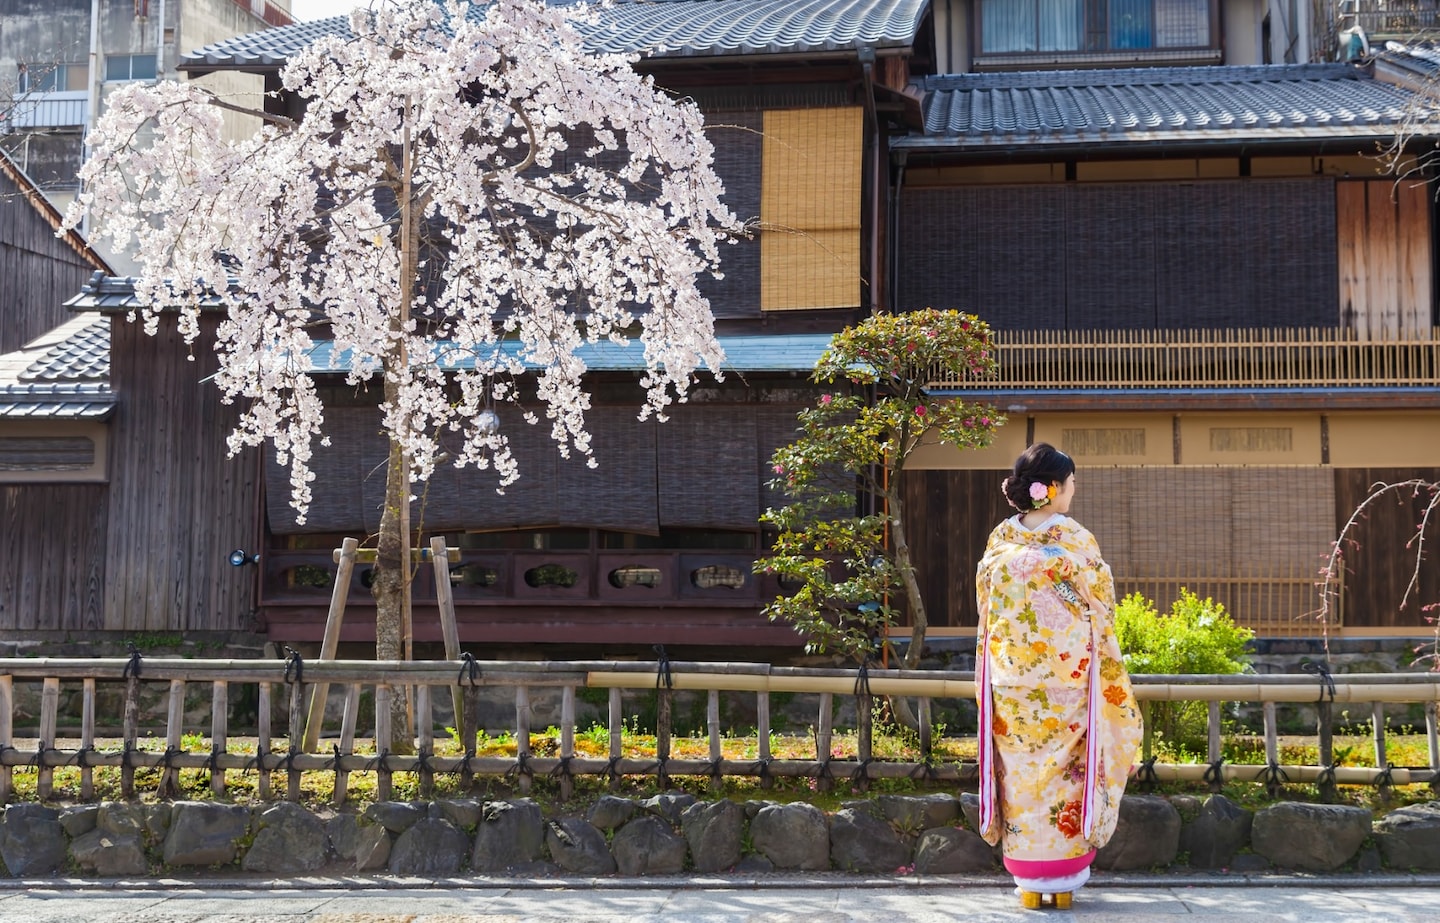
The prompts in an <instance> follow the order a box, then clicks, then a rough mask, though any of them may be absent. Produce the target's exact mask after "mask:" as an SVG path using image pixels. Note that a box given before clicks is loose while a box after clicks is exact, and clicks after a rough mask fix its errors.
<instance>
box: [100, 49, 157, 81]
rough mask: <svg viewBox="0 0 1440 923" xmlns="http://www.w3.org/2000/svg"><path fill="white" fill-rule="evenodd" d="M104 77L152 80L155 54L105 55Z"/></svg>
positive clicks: (118, 79)
mask: <svg viewBox="0 0 1440 923" xmlns="http://www.w3.org/2000/svg"><path fill="white" fill-rule="evenodd" d="M105 79H106V80H107V81H120V80H154V79H155V56H154V55H153V54H118V55H106V56H105Z"/></svg>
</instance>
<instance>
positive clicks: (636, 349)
mask: <svg viewBox="0 0 1440 923" xmlns="http://www.w3.org/2000/svg"><path fill="white" fill-rule="evenodd" d="M717 339H718V340H719V341H720V346H721V348H722V349H724V350H725V361H724V363H723V364H722V365H721V367H720V368H721V371H723V372H808V371H810V370H811V369H813V368H814V367H815V362H816V360H818V359H819V358H820V354H821V353H822V352H824V351H825V349H826V348H827V347H828V346H829V345H830V334H828V333H824V334H788V335H786V334H767V335H760V336H721V337H717ZM501 348H502V349H503V350H504V352H505V354H506V355H508V356H515V355H518V354H519V350H520V344H519V343H518V342H516V341H514V340H506V341H504V342H503V343H502V344H501ZM575 352H576V355H577V356H579V357H580V358H581V359H582V360H583V361H584V362H585V367H586V368H588V369H589V370H590V371H592V372H617V371H635V370H637V369H643V368H644V367H645V352H644V347H643V346H642V345H641V343H640V341H639V340H631V341H630V343H629V345H627V346H620V345H618V344H615V343H610V342H608V341H606V342H600V343H594V344H587V345H584V346H581V347H580V348H579V349H577V350H576V351H575ZM472 362H473V360H472V359H471V358H470V357H469V356H466V355H457V358H456V359H454V360H453V361H451V362H447V363H446V365H447V366H448V367H450V368H468V367H470V366H471V365H472ZM349 368H350V359H349V356H348V354H347V353H346V352H344V351H340V352H337V351H336V350H335V348H334V344H333V343H332V342H331V341H328V340H324V341H320V342H317V343H316V344H315V346H314V348H313V349H311V351H310V371H311V372H314V373H317V374H318V373H322V372H345V371H348V370H349Z"/></svg>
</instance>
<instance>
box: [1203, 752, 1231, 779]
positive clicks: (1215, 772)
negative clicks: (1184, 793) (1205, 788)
mask: <svg viewBox="0 0 1440 923" xmlns="http://www.w3.org/2000/svg"><path fill="white" fill-rule="evenodd" d="M1201 778H1202V779H1203V781H1205V782H1209V783H1210V784H1211V785H1221V784H1223V783H1224V781H1225V758H1224V757H1221V758H1220V759H1218V760H1216V761H1215V762H1213V763H1211V764H1210V765H1209V766H1208V767H1207V768H1206V769H1205V775H1204V776H1202V777H1201Z"/></svg>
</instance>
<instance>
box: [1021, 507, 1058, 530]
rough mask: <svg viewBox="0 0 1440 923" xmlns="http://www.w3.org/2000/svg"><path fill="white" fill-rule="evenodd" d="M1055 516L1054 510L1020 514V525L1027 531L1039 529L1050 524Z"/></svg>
mask: <svg viewBox="0 0 1440 923" xmlns="http://www.w3.org/2000/svg"><path fill="white" fill-rule="evenodd" d="M1054 515H1055V511H1054V510H1031V511H1030V512H1028V513H1021V514H1020V524H1021V525H1022V526H1024V527H1025V528H1027V529H1038V528H1039V527H1040V526H1042V525H1044V524H1045V523H1047V522H1049V521H1050V517H1051V516H1054Z"/></svg>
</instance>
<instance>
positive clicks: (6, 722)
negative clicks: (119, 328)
mask: <svg viewBox="0 0 1440 923" xmlns="http://www.w3.org/2000/svg"><path fill="white" fill-rule="evenodd" d="M615 691H617V692H618V691H619V690H615ZM14 743H15V684H14V681H13V680H12V679H11V678H10V676H9V674H6V675H5V676H0V754H3V753H4V752H5V751H6V750H8V749H10V747H11V746H13V745H14ZM14 792H15V767H13V766H11V765H9V764H8V763H6V762H4V761H3V760H0V805H3V804H9V803H10V796H11V795H13V794H14Z"/></svg>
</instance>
